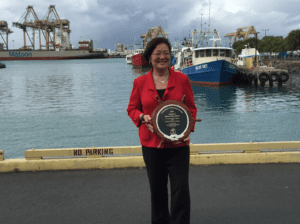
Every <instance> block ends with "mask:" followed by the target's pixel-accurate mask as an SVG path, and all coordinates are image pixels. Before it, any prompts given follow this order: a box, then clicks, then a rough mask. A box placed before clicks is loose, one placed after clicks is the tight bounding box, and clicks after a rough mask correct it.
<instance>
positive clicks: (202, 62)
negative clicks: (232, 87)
mask: <svg viewBox="0 0 300 224" xmlns="http://www.w3.org/2000/svg"><path fill="white" fill-rule="evenodd" d="M197 33H198V34H200V35H199V36H200V37H199V38H198V40H197V38H195V35H196V34H197ZM210 34H212V39H208V38H209V36H210ZM215 36H217V38H214V37H215ZM207 40H210V41H212V42H213V45H209V42H207ZM190 43H191V44H190V46H189V47H185V48H182V51H181V52H180V53H179V54H177V63H175V69H179V70H181V72H182V73H184V74H186V75H188V77H189V79H190V82H191V83H195V84H202V85H203V84H205V85H215V86H219V85H226V84H230V83H231V82H232V81H233V77H234V75H235V74H236V73H237V66H236V65H235V64H234V63H233V61H232V56H233V55H234V54H235V52H234V49H232V48H231V47H222V46H221V39H220V37H219V34H218V32H217V31H216V30H214V32H212V33H210V32H202V31H201V32H197V31H196V30H194V31H193V36H192V40H191V41H190ZM204 43H205V44H206V46H204ZM199 45H200V47H198V46H199Z"/></svg>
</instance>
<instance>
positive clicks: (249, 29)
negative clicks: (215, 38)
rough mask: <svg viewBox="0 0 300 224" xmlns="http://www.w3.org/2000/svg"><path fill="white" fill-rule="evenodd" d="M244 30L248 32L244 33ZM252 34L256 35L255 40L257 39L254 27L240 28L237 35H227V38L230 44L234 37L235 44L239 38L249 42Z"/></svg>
mask: <svg viewBox="0 0 300 224" xmlns="http://www.w3.org/2000/svg"><path fill="white" fill-rule="evenodd" d="M244 29H246V31H244ZM250 34H254V36H255V38H257V32H256V30H255V28H254V26H246V27H241V28H238V29H237V31H236V32H235V33H227V34H226V35H225V37H229V42H230V43H231V39H232V37H233V43H235V42H236V39H237V38H243V40H248V37H249V35H250Z"/></svg>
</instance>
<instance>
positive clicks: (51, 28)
mask: <svg viewBox="0 0 300 224" xmlns="http://www.w3.org/2000/svg"><path fill="white" fill-rule="evenodd" d="M42 22H43V24H44V26H45V30H46V37H45V38H46V49H47V50H49V44H52V45H53V47H54V48H56V47H57V46H58V44H56V43H57V41H56V29H59V30H60V31H59V32H60V33H59V34H60V37H61V38H63V34H64V33H67V41H66V42H67V43H69V41H70V33H71V30H70V22H69V20H67V19H60V18H59V15H58V13H57V11H56V9H55V6H54V5H50V7H49V10H48V12H47V13H46V15H45V16H44V19H43V20H42ZM51 32H52V33H53V39H52V38H51V36H50V34H51ZM62 42H63V41H61V43H62ZM60 47H62V48H68V47H69V46H65V45H64V46H61V45H60Z"/></svg>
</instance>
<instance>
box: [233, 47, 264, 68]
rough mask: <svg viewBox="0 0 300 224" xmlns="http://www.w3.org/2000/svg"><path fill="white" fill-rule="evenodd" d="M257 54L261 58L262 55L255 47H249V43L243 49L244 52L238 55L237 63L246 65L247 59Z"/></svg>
mask: <svg viewBox="0 0 300 224" xmlns="http://www.w3.org/2000/svg"><path fill="white" fill-rule="evenodd" d="M255 56H257V57H258V59H259V60H260V58H261V55H260V54H259V52H258V51H257V50H256V49H255V48H249V47H248V46H247V45H245V49H242V53H241V54H240V55H238V60H237V65H238V66H246V59H247V58H251V57H254V58H255Z"/></svg>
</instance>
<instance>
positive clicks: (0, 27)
mask: <svg viewBox="0 0 300 224" xmlns="http://www.w3.org/2000/svg"><path fill="white" fill-rule="evenodd" d="M11 33H13V31H11V30H10V29H9V28H8V25H7V22H6V21H0V36H1V38H2V39H3V42H4V44H5V48H6V50H8V35H9V34H11ZM2 34H5V36H6V38H5V39H6V41H5V39H4V37H3V35H2Z"/></svg>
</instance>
